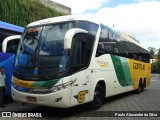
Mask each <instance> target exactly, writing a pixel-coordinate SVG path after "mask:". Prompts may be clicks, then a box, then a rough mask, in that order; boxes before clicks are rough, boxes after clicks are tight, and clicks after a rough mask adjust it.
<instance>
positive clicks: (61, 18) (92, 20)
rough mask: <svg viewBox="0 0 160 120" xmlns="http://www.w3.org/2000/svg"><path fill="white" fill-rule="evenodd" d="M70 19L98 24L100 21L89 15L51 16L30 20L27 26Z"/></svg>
mask: <svg viewBox="0 0 160 120" xmlns="http://www.w3.org/2000/svg"><path fill="white" fill-rule="evenodd" d="M72 20H86V21H90V22H93V23H96V24H98V25H100V22H99V21H98V20H96V18H94V17H91V16H87V15H67V16H58V17H52V18H47V19H43V20H39V21H36V22H32V23H30V24H28V25H27V27H32V26H39V25H44V24H50V23H56V22H63V21H72Z"/></svg>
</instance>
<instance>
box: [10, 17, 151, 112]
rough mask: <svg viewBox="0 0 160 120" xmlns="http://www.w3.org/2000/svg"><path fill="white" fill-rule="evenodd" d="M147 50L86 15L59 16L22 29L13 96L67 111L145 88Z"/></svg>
mask: <svg viewBox="0 0 160 120" xmlns="http://www.w3.org/2000/svg"><path fill="white" fill-rule="evenodd" d="M149 59H150V55H149V51H148V50H147V49H145V48H144V47H142V46H141V45H140V44H139V43H138V42H136V41H135V40H134V39H133V38H131V37H129V36H126V35H124V34H122V33H120V32H117V31H115V30H113V29H111V28H110V27H108V26H106V25H104V24H103V23H101V22H99V21H98V20H96V19H95V18H92V17H86V16H83V15H82V16H76V15H69V16H60V17H53V18H48V19H44V20H40V21H36V22H33V23H30V24H28V25H27V27H26V29H25V31H24V33H23V35H22V37H21V42H20V44H19V47H18V51H17V56H16V62H15V68H14V72H13V77H12V87H11V89H12V98H13V100H15V101H17V102H20V103H31V104H37V105H44V106H50V107H59V108H69V107H72V106H76V105H81V104H84V103H88V105H89V106H90V107H91V108H93V109H98V108H100V107H101V105H102V104H103V101H104V98H106V97H109V96H113V95H117V94H121V93H124V92H128V91H133V90H135V91H136V92H137V93H141V92H142V91H143V90H144V88H145V87H147V86H149V84H150V72H151V70H150V69H151V65H150V63H149Z"/></svg>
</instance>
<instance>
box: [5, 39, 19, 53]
mask: <svg viewBox="0 0 160 120" xmlns="http://www.w3.org/2000/svg"><path fill="white" fill-rule="evenodd" d="M19 41H20V39H14V40H11V41H8V43H7V49H6V52H9V53H16V52H17V48H18V44H19Z"/></svg>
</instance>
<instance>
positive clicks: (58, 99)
mask: <svg viewBox="0 0 160 120" xmlns="http://www.w3.org/2000/svg"><path fill="white" fill-rule="evenodd" d="M61 100H62V97H60V98H56V99H55V101H54V103H58V102H60V101H61Z"/></svg>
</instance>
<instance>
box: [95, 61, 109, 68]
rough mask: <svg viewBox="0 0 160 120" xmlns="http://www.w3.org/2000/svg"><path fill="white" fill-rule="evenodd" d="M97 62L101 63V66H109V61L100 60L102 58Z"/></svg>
mask: <svg viewBox="0 0 160 120" xmlns="http://www.w3.org/2000/svg"><path fill="white" fill-rule="evenodd" d="M97 64H99V65H100V67H108V66H109V63H108V62H105V61H100V60H97Z"/></svg>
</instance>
